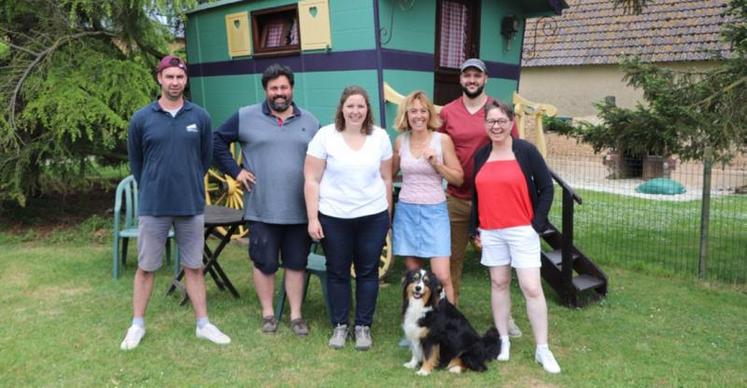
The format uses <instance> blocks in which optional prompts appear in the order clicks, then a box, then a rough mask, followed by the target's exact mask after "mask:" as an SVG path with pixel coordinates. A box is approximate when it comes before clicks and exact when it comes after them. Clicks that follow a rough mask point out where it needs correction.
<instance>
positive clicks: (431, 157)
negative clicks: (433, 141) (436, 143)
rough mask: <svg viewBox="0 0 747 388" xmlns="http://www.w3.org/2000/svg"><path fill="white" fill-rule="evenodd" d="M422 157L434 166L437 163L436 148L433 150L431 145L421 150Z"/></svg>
mask: <svg viewBox="0 0 747 388" xmlns="http://www.w3.org/2000/svg"><path fill="white" fill-rule="evenodd" d="M423 158H425V160H427V161H428V163H430V164H431V166H433V167H436V166H437V165H438V164H440V163H439V162H438V156H437V155H436V150H434V149H433V148H431V147H428V148H426V149H424V150H423Z"/></svg>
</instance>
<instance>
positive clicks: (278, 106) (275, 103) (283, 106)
mask: <svg viewBox="0 0 747 388" xmlns="http://www.w3.org/2000/svg"><path fill="white" fill-rule="evenodd" d="M280 99H282V100H283V101H282V102H280V101H279V100H280ZM290 105H291V99H290V97H288V96H275V97H274V98H273V99H272V100H270V108H272V110H274V111H275V112H285V111H286V110H288V108H289V107H290Z"/></svg>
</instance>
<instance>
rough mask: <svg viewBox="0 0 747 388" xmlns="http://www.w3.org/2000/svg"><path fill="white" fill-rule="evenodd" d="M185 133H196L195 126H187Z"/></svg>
mask: <svg viewBox="0 0 747 388" xmlns="http://www.w3.org/2000/svg"><path fill="white" fill-rule="evenodd" d="M187 132H197V124H189V125H187Z"/></svg>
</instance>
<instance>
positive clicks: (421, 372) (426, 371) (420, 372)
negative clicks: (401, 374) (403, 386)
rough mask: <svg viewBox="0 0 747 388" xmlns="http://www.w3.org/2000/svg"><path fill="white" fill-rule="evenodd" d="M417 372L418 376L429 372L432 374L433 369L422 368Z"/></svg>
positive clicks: (426, 374)
mask: <svg viewBox="0 0 747 388" xmlns="http://www.w3.org/2000/svg"><path fill="white" fill-rule="evenodd" d="M417 374H418V376H428V375H429V374H431V371H429V370H425V369H423V368H420V370H419V371H417Z"/></svg>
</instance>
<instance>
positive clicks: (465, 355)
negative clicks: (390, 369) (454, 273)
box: [402, 269, 501, 376]
mask: <svg viewBox="0 0 747 388" xmlns="http://www.w3.org/2000/svg"><path fill="white" fill-rule="evenodd" d="M402 329H403V330H404V332H405V337H407V339H408V340H409V341H410V349H411V350H412V359H410V361H409V362H407V363H405V364H404V366H405V367H406V368H410V369H415V368H417V367H418V365H421V366H420V370H418V372H417V373H418V375H421V376H427V375H429V374H430V373H431V371H432V370H433V369H434V368H446V369H448V370H449V372H453V373H461V372H462V370H464V369H470V370H474V371H478V372H483V371H485V370H486V369H487V366H486V365H485V363H486V362H487V361H489V360H494V359H495V358H496V357H497V356H498V353H500V351H501V341H500V336H499V335H498V331H497V330H496V329H495V328H491V329H490V330H488V331H487V332H486V333H485V335H484V336H483V337H480V335H479V334H477V332H476V331H475V329H473V328H472V326H471V325H470V324H469V321H467V318H465V317H464V315H463V314H462V313H461V312H459V310H457V308H456V307H455V306H454V305H453V304H451V303H450V302H449V301H448V300H447V299H446V297H445V295H444V292H443V288H442V286H441V283H440V282H439V281H438V279H437V278H436V276H435V275H434V274H433V273H431V272H429V271H425V270H422V269H421V270H416V271H410V272H408V273H407V276H406V278H405V280H404V284H403V290H402Z"/></svg>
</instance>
